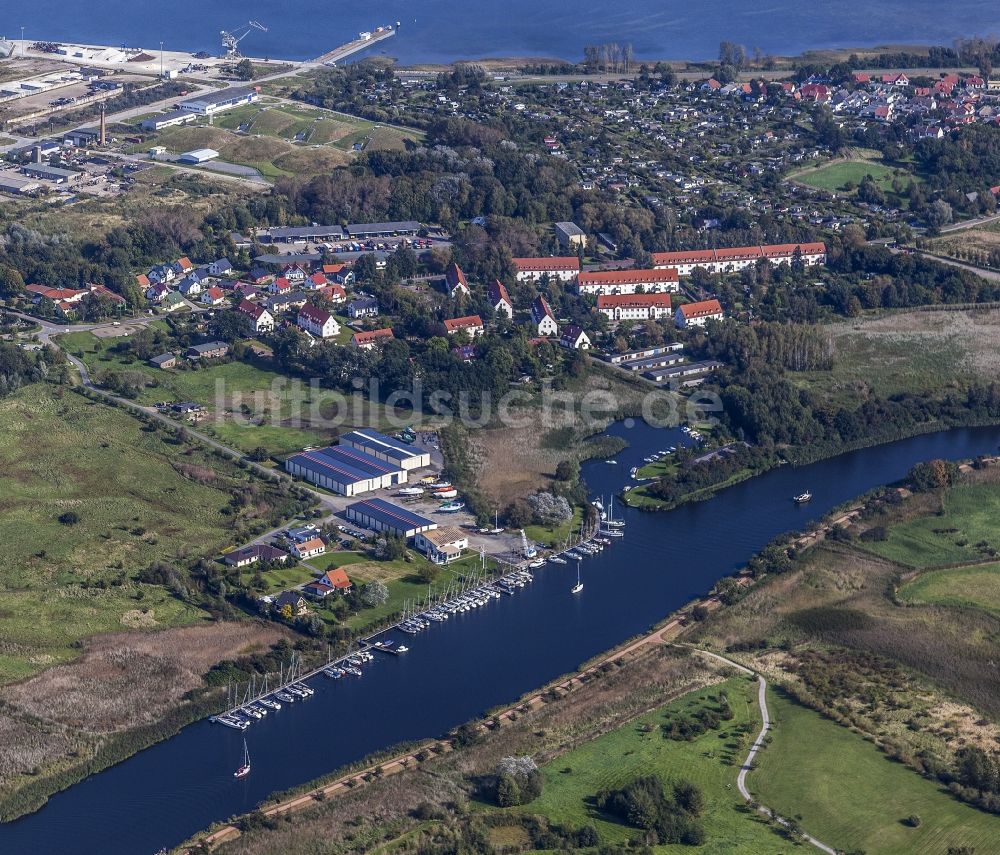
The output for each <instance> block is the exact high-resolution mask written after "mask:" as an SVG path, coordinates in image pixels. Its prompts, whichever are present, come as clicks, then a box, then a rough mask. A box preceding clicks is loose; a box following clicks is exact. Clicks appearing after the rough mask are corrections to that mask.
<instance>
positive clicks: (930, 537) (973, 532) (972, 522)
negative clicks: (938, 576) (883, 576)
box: [865, 483, 1000, 568]
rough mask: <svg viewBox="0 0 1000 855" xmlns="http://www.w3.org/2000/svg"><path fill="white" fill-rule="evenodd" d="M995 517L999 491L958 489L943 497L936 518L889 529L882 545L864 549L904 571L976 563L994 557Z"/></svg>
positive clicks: (998, 547) (997, 545)
mask: <svg viewBox="0 0 1000 855" xmlns="http://www.w3.org/2000/svg"><path fill="white" fill-rule="evenodd" d="M998 513H1000V488H998V487H997V486H996V485H995V484H990V483H985V484H983V483H980V484H963V485H960V486H957V487H954V488H952V489H950V490H948V491H947V492H946V493H945V494H944V496H943V497H942V499H941V507H940V513H937V514H934V515H930V516H919V517H916V518H915V519H912V520H907V521H905V522H901V523H899V524H898V525H894V526H892V527H891V528H890V529H889V531H888V537H887V539H886V540H884V541H880V542H869V543H866V544H865V547H866V548H867V549H869V550H870V551H871V552H874V553H875V554H876V555H881V556H882V557H883V558H888V559H889V560H891V561H896V562H898V563H900V564H905V565H907V566H910V567H919V568H923V567H934V566H936V565H941V564H955V563H961V562H966V561H976V560H980V561H981V560H983V559H986V558H991V557H993V555H995V554H996V553H997V551H1000V536H998V534H997V527H996V519H997V514H998Z"/></svg>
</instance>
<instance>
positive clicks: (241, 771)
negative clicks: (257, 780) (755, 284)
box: [233, 739, 250, 778]
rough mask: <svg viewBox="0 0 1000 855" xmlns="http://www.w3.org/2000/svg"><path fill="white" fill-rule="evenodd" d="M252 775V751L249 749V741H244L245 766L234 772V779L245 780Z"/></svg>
mask: <svg viewBox="0 0 1000 855" xmlns="http://www.w3.org/2000/svg"><path fill="white" fill-rule="evenodd" d="M249 774H250V749H249V748H247V741H246V740H245V739H244V740H243V765H242V766H240V768H239V769H237V770H236V771H235V772H233V777H234V778H245V777H246V776H247V775H249Z"/></svg>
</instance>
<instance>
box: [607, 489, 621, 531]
mask: <svg viewBox="0 0 1000 855" xmlns="http://www.w3.org/2000/svg"><path fill="white" fill-rule="evenodd" d="M604 526H605V528H625V522H624V520H616V519H615V497H614V496H612V497H611V504H610V505H609V506H608V518H607V519H606V520H605V521H604Z"/></svg>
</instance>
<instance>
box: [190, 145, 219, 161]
mask: <svg viewBox="0 0 1000 855" xmlns="http://www.w3.org/2000/svg"><path fill="white" fill-rule="evenodd" d="M218 156H219V153H218V152H217V151H216V150H215V149H214V148H196V149H192V150H191V151H186V152H184V154H182V155H181V156H180V162H181V163H208V161H210V160H215V158H217V157H218Z"/></svg>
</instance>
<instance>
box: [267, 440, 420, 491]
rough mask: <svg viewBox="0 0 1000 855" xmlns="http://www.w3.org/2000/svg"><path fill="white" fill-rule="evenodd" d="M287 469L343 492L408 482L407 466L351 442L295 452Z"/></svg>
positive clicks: (317, 483)
mask: <svg viewBox="0 0 1000 855" xmlns="http://www.w3.org/2000/svg"><path fill="white" fill-rule="evenodd" d="M285 470H286V471H287V472H288V473H289V474H290V475H294V476H295V477H297V478H302V479H303V480H305V481H308V482H309V483H310V484H315V485H316V486H317V487H323V488H325V489H327V490H331V491H333V492H334V493H340V494H341V495H342V496H357V495H359V494H360V493H368V492H370V491H372V490H381V489H384V488H387V487H395V486H398V485H400V484H405V483H406V479H407V474H406V470H404V469H401V468H400V467H399V466H395V465H392V464H389V463H386V462H385V461H384V460H379V459H378V458H377V457H372V455H370V454H365V453H364V452H363V451H358V450H356V449H354V448H351V447H349V446H342V445H331V446H329V447H328V448H320V449H317V450H314V451H303V452H300V453H299V454H294V455H292V456H291V457H289V458H288V459H287V460H286V461H285Z"/></svg>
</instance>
